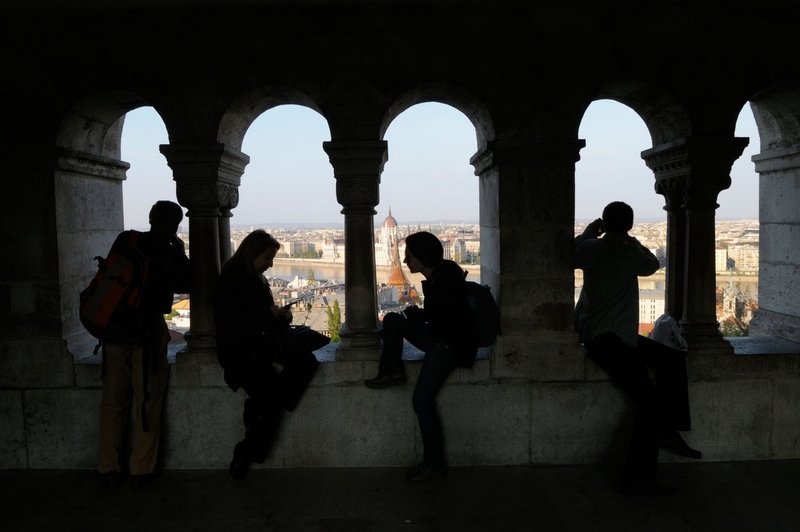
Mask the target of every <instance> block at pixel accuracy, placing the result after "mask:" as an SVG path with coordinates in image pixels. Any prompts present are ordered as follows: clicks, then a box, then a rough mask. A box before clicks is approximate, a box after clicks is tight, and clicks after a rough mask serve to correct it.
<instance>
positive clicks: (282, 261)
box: [273, 257, 481, 274]
mask: <svg viewBox="0 0 800 532" xmlns="http://www.w3.org/2000/svg"><path fill="white" fill-rule="evenodd" d="M273 264H274V265H275V266H294V267H298V266H304V267H309V268H313V267H315V266H320V267H334V268H342V269H344V261H343V260H342V261H339V262H332V261H328V260H324V259H293V258H286V257H281V258H275V259H274V261H273ZM459 266H461V268H463V269H464V270H467V271H468V272H470V273H473V272H474V273H477V274H480V273H481V265H480V264H459ZM403 268H404V270H406V271H407V268H406V267H405V266H403ZM375 269H376V270H378V271H389V270H391V266H388V265H376V266H375Z"/></svg>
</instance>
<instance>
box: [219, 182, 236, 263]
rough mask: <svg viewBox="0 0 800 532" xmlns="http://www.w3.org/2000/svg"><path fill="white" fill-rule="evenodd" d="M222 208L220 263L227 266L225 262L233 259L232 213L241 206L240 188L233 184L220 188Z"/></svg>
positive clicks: (220, 219)
mask: <svg viewBox="0 0 800 532" xmlns="http://www.w3.org/2000/svg"><path fill="white" fill-rule="evenodd" d="M220 195H221V198H220V202H221V203H222V206H221V208H220V217H219V254H220V263H221V264H225V261H226V260H228V259H229V258H231V255H232V254H233V250H232V249H231V218H232V217H233V213H232V212H231V210H232V209H234V208H235V207H236V206H237V205H238V204H239V187H238V186H237V185H233V184H225V185H224V186H222V187H220Z"/></svg>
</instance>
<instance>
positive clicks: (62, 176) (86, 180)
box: [54, 92, 157, 363]
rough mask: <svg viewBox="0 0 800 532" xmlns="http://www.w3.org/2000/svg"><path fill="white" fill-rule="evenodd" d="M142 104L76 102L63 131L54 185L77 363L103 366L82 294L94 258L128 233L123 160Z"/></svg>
mask: <svg viewBox="0 0 800 532" xmlns="http://www.w3.org/2000/svg"><path fill="white" fill-rule="evenodd" d="M143 103H144V102H143V101H142V99H141V98H139V97H138V96H136V95H134V94H131V93H127V92H110V93H102V94H96V95H93V96H90V97H87V98H85V99H83V100H81V101H79V102H77V103H76V104H75V105H74V106H73V107H72V108H71V109H70V110H69V111H68V112H67V113H66V114H65V116H64V118H63V120H62V122H61V126H60V128H59V131H58V135H57V146H58V149H59V158H58V161H57V167H56V170H55V176H54V182H55V190H56V194H55V197H56V227H57V236H58V257H59V270H58V271H59V287H60V294H61V297H60V301H61V317H62V322H61V323H62V334H63V338H64V340H65V342H66V347H67V351H69V353H70V354H72V356H73V358H74V359H75V361H77V362H87V363H95V362H98V361H99V357H98V356H97V353H95V352H94V351H95V346H96V345H97V340H96V339H94V338H92V337H91V336H90V335H89V333H88V332H87V331H86V330H85V329H84V328H83V326H82V325H81V323H80V320H79V317H78V302H79V294H80V291H81V290H82V289H83V288H84V287H85V286H86V285H87V284H88V282H89V280H90V279H91V278H92V276H93V275H94V273H95V272H96V271H97V264H96V263H95V261H94V260H93V259H92V258H93V257H94V256H98V255H99V256H104V255H105V254H106V253H107V252H108V249H109V248H110V246H111V244H112V242H113V241H114V239H115V238H116V236H117V235H118V234H119V232H120V231H122V230H123V228H124V224H123V192H122V187H123V185H122V183H123V182H124V180H125V179H126V175H127V170H128V168H129V166H130V165H129V164H128V163H126V162H124V161H122V159H121V137H122V130H123V126H124V124H125V113H127V112H128V111H130V110H131V109H135V108H137V107H140V106H141V105H143ZM155 152H156V153H157V148H156V150H155Z"/></svg>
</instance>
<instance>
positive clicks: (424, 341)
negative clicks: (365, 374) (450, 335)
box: [364, 312, 431, 388]
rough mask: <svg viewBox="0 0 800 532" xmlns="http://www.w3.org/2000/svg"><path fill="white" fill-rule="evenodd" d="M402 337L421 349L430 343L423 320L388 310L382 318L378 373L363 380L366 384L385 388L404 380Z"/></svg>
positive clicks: (425, 348) (424, 348)
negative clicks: (381, 345) (381, 349)
mask: <svg viewBox="0 0 800 532" xmlns="http://www.w3.org/2000/svg"><path fill="white" fill-rule="evenodd" d="M404 339H407V340H408V341H409V342H410V343H411V344H412V345H414V346H416V347H417V348H419V349H422V350H423V351H424V350H427V349H428V347H429V346H430V345H431V338H430V334H429V333H428V327H427V325H426V324H425V322H423V321H420V320H414V319H406V318H405V317H403V315H402V314H399V313H397V312H390V313H389V314H387V315H386V316H385V317H384V318H383V351H382V352H381V361H380V363H379V365H378V375H377V376H376V377H374V378H372V379H367V380H365V381H364V384H365V385H366V386H368V387H370V388H385V387H387V386H391V385H394V384H403V383H404V382H406V373H405V368H404V367H403V341H404Z"/></svg>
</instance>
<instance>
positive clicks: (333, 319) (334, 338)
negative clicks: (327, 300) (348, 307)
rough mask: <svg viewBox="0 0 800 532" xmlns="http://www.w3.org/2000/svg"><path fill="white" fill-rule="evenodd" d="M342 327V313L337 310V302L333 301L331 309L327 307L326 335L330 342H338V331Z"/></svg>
mask: <svg viewBox="0 0 800 532" xmlns="http://www.w3.org/2000/svg"><path fill="white" fill-rule="evenodd" d="M341 327H342V311H341V309H340V308H339V300H338V299H334V300H333V308H331V306H330V305H328V334H329V336H330V337H331V342H338V341H339V329H340V328H341Z"/></svg>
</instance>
